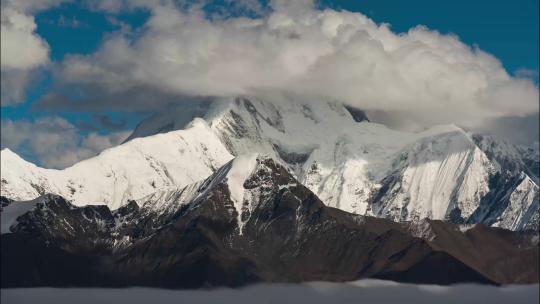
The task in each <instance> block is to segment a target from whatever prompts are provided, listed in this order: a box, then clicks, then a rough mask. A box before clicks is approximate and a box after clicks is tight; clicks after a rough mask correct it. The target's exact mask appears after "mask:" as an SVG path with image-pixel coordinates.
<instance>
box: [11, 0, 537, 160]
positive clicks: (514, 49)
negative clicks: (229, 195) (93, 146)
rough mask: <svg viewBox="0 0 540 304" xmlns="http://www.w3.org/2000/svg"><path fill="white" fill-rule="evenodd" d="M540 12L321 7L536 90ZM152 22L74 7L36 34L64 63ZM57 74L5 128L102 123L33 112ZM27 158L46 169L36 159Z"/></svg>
mask: <svg viewBox="0 0 540 304" xmlns="http://www.w3.org/2000/svg"><path fill="white" fill-rule="evenodd" d="M213 3H214V4H213V5H214V6H212V5H210V6H207V7H205V9H206V10H207V13H212V11H213V10H218V9H222V8H223V7H227V2H223V1H214V2H213ZM216 3H217V4H216ZM266 4H267V3H264V4H263V5H266ZM538 6H539V2H538V1H537V0H518V1H507V0H490V1H488V0H475V1H466V0H454V1H432V0H431V1H430V0H409V1H398V0H356V1H345V0H324V1H322V2H320V3H319V7H329V8H333V9H336V10H339V9H343V10H347V11H352V12H361V13H362V14H365V15H366V16H368V17H370V18H371V19H372V20H374V21H376V22H377V23H389V24H390V25H391V29H392V31H394V32H397V33H401V32H407V31H408V30H409V29H410V28H412V27H415V26H417V25H425V26H427V27H428V28H430V29H434V30H437V31H439V32H441V33H443V34H448V33H453V34H455V35H457V36H458V37H459V39H461V40H462V41H463V42H465V43H466V44H468V45H474V46H478V47H479V48H480V49H482V50H484V51H486V52H488V53H490V54H492V55H494V56H495V57H497V58H498V59H499V60H500V61H501V62H502V64H503V66H504V68H505V69H506V70H507V71H508V72H509V73H510V74H527V75H528V77H531V78H533V79H534V81H535V82H536V83H538V67H539V62H538V60H539V59H538V57H539V49H538V48H539V38H538V37H539V33H538V28H539V25H538V22H539V21H538V20H539V18H538V11H539V7H538ZM149 16H150V12H149V11H146V10H144V9H132V10H124V11H121V12H120V13H111V12H105V11H103V10H90V9H88V7H86V6H83V5H82V4H81V3H80V2H75V3H66V4H62V5H60V6H57V7H52V8H50V9H46V10H43V11H40V12H38V13H37V14H36V15H35V22H36V25H37V29H36V34H37V35H39V36H40V37H41V38H43V39H44V40H45V41H46V42H47V44H48V45H49V49H50V54H49V58H50V60H51V61H52V62H54V63H60V62H62V61H63V60H64V59H65V58H66V57H69V56H70V55H73V54H78V55H89V54H92V53H94V52H96V51H97V50H98V49H99V48H100V46H101V44H102V42H103V40H104V39H105V38H106V37H108V35H111V33H114V32H117V31H119V30H120V28H121V27H122V26H126V25H128V26H130V27H131V29H132V30H133V32H134V33H137V29H138V28H140V27H141V26H143V25H144V24H145V22H146V21H147V19H148V18H149ZM122 24H123V25H122ZM52 73H53V72H52V71H51V70H44V71H40V72H39V73H37V74H38V77H37V78H36V79H34V81H33V82H32V83H31V85H28V86H27V87H26V94H25V96H26V97H25V100H24V101H22V102H19V103H16V104H11V105H7V106H3V107H2V113H1V118H2V120H21V119H26V120H30V121H32V120H35V119H37V118H40V117H47V116H60V117H63V118H65V119H67V120H68V121H69V122H71V123H73V124H75V125H78V126H80V125H89V124H93V123H95V121H96V112H95V111H92V112H84V111H78V112H74V111H71V110H68V109H63V110H62V109H60V110H59V109H55V110H51V111H44V110H39V109H35V108H33V107H32V106H33V104H34V103H35V102H36V101H37V100H40V99H41V98H42V97H43V96H44V95H45V94H47V93H51V92H55V90H57V89H58V86H56V84H55V82H54V77H53V76H52ZM64 89H65V88H64ZM75 90H76V89H75ZM97 114H99V115H106V116H107V117H108V120H109V121H112V122H113V123H118V124H119V125H120V124H121V125H122V128H125V129H126V130H127V129H132V128H133V127H134V126H135V125H136V124H137V122H138V121H139V120H140V119H141V118H142V117H144V116H145V115H148V113H132V112H130V111H126V112H124V111H119V110H118V109H116V110H114V111H112V110H107V109H102V110H101V111H100V113H97ZM79 132H81V133H82V134H84V133H88V132H98V133H100V134H107V133H109V132H111V130H110V128H108V127H107V125H97V127H96V128H95V129H94V130H87V129H85V128H81V129H80V130H79ZM25 156H26V157H28V158H31V159H33V160H37V161H39V160H38V159H36V158H35V157H34V156H33V155H32V153H27V155H25Z"/></svg>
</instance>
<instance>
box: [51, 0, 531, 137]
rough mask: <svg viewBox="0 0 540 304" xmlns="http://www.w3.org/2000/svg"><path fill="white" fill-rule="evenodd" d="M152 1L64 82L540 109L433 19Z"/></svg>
mask: <svg viewBox="0 0 540 304" xmlns="http://www.w3.org/2000/svg"><path fill="white" fill-rule="evenodd" d="M121 3H124V2H121ZM128 3H131V5H132V6H133V5H134V6H136V5H137V2H128ZM151 3H152V5H150V6H149V4H148V3H146V4H145V5H146V6H147V7H149V8H150V9H151V12H152V14H151V17H150V19H149V20H148V22H147V23H146V24H145V26H144V27H143V28H142V30H140V31H139V32H137V33H133V32H129V31H125V30H124V31H118V32H116V33H114V34H112V35H110V36H109V38H108V39H107V40H106V41H105V42H104V44H103V45H102V46H101V48H100V49H99V50H98V51H97V52H96V53H95V54H92V55H89V56H80V55H72V56H68V57H67V58H66V60H65V61H64V62H63V63H62V64H61V66H60V67H59V69H58V70H57V77H58V79H59V81H60V82H61V83H63V84H64V85H77V86H91V87H93V88H96V87H97V88H99V89H100V90H102V91H103V92H106V93H107V94H120V93H121V92H126V91H129V90H133V89H134V88H137V87H152V88H156V89H158V90H161V91H163V92H167V93H170V94H179V95H181V96H230V95H237V94H245V95H255V96H259V97H261V96H262V97H266V98H269V97H270V98H276V96H288V97H291V98H299V99H300V98H301V99H307V100H340V101H344V102H346V103H348V104H350V105H354V106H357V107H360V108H362V109H365V110H374V111H389V112H399V113H401V114H402V115H405V116H407V115H408V116H409V117H412V118H413V120H415V121H417V122H418V123H420V124H434V123H446V122H453V123H459V124H463V125H469V126H474V125H478V124H479V123H480V122H481V121H483V120H485V119H494V118H497V117H502V116H518V117H520V116H526V115H531V114H535V113H538V98H539V94H538V87H537V86H536V85H535V84H534V83H533V82H532V81H531V80H529V79H527V78H524V77H512V76H510V75H509V74H508V73H507V72H506V71H505V69H504V68H503V67H502V65H501V62H500V61H499V60H498V59H497V58H495V57H494V56H492V55H490V54H488V53H486V52H483V51H482V50H480V49H478V48H476V47H470V46H468V45H466V44H464V43H462V42H461V41H460V40H459V38H458V37H456V36H454V35H443V34H440V33H438V32H436V31H433V30H430V29H428V28H426V27H422V26H418V27H415V28H413V29H411V30H409V31H408V32H406V33H401V34H396V33H394V32H392V31H391V28H390V26H389V25H387V24H380V25H379V24H376V23H375V22H373V21H372V20H371V19H369V18H368V17H366V16H364V15H362V14H360V13H351V12H346V11H335V10H332V9H324V10H319V9H316V8H315V7H314V5H313V2H312V1H306V0H302V1H283V0H279V1H278V0H276V1H272V2H271V4H270V6H271V10H270V12H269V13H268V14H265V15H263V16H261V17H258V18H245V17H233V18H208V16H207V15H206V14H205V13H204V12H203V11H202V10H200V9H199V8H197V7H192V8H190V9H187V10H186V9H181V8H179V6H178V5H174V4H171V3H168V2H166V1H157V2H151Z"/></svg>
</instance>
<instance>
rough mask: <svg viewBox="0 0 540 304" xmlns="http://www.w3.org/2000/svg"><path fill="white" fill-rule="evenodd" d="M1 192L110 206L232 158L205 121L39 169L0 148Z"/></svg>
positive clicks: (185, 180)
mask: <svg viewBox="0 0 540 304" xmlns="http://www.w3.org/2000/svg"><path fill="white" fill-rule="evenodd" d="M0 158H1V166H2V195H3V196H6V197H9V198H11V199H14V200H30V199H33V198H36V197H38V196H39V195H41V194H44V193H55V194H58V195H62V196H63V197H65V198H67V199H69V200H72V201H73V202H74V203H75V204H77V205H86V204H103V203H104V204H107V205H108V206H109V207H111V208H112V209H116V208H118V207H120V206H121V205H122V204H123V203H126V202H127V200H128V199H133V198H140V197H143V196H145V195H148V194H150V193H152V192H155V191H156V190H157V189H163V188H167V187H175V188H176V187H179V186H180V187H181V186H185V185H188V184H191V183H193V182H196V181H199V180H202V179H204V178H206V177H208V176H209V175H211V174H212V173H213V172H214V171H215V170H216V169H217V168H219V167H220V166H221V165H223V164H224V163H225V162H227V161H229V160H230V159H232V155H231V154H230V153H229V152H228V151H227V150H226V149H225V148H224V146H223V145H222V144H221V143H220V141H219V139H218V138H217V137H216V135H215V134H214V133H213V132H212V130H211V129H210V128H209V126H208V125H207V124H206V122H205V121H204V120H202V119H195V120H194V121H193V122H192V123H191V125H190V126H189V127H188V128H186V129H185V130H180V131H175V132H170V133H167V134H157V135H154V136H151V137H145V138H137V139H134V140H131V141H129V142H127V143H125V144H123V145H120V146H117V147H114V148H112V149H108V150H105V151H103V152H102V153H101V154H100V155H98V156H96V157H93V158H91V159H88V160H85V161H82V162H80V163H77V164H75V165H74V166H72V167H69V168H66V169H63V170H50V169H42V168H39V167H36V166H35V165H33V164H30V163H28V162H26V161H24V160H23V159H21V158H20V157H18V156H17V155H15V154H14V153H13V152H11V151H9V150H7V149H4V150H2V152H1V157H0Z"/></svg>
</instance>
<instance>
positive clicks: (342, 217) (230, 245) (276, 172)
mask: <svg viewBox="0 0 540 304" xmlns="http://www.w3.org/2000/svg"><path fill="white" fill-rule="evenodd" d="M21 204H24V205H25V206H31V208H29V209H28V210H27V211H23V212H22V213H21V212H18V211H20V210H18V209H20V208H19V205H21ZM17 213H19V215H16V214H17ZM1 214H2V222H6V221H7V222H11V223H12V224H11V225H10V227H9V231H8V233H3V234H2V235H1V240H2V246H1V247H0V249H1V250H2V254H1V257H2V265H1V266H2V269H3V270H2V280H1V283H2V287H23V286H27V287H28V286H133V285H144V286H159V287H168V288H196V287H211V286H240V285H243V284H247V283H253V282H301V281H313V280H325V281H348V280H355V279H358V278H368V277H372V278H381V279H391V280H395V281H402V282H412V283H431V284H453V283H460V282H476V283H484V284H500V283H502V284H509V283H530V282H536V281H538V267H535V266H538V259H537V257H538V238H537V235H536V234H533V233H530V232H512V231H508V230H503V229H497V228H488V227H485V226H482V225H476V226H464V227H460V226H457V225H453V224H450V223H446V222H441V221H431V220H422V221H420V222H408V223H396V222H393V221H391V220H388V219H380V218H374V217H366V216H361V215H355V214H351V213H347V212H344V211H341V210H339V209H335V208H330V207H328V206H325V205H324V204H323V202H321V200H319V198H318V197H317V196H316V195H315V194H314V193H313V192H312V191H310V190H309V189H308V188H306V187H305V186H304V185H302V184H301V183H300V182H299V181H298V180H297V179H295V178H294V176H293V175H291V174H290V172H289V170H288V169H286V168H285V167H283V166H282V165H280V164H279V163H278V162H276V161H274V160H273V159H272V158H269V157H265V156H260V155H257V154H251V155H246V156H241V157H237V158H235V159H234V160H233V161H230V162H227V163H226V164H225V165H224V166H222V167H221V168H219V169H218V170H216V172H215V173H214V174H212V175H211V176H210V177H208V178H207V179H205V180H203V181H200V182H196V183H194V184H191V185H188V186H186V187H182V188H177V189H168V190H160V191H157V192H155V193H153V194H151V195H149V196H146V197H144V198H142V199H140V200H137V201H130V202H128V203H127V204H125V205H123V206H122V207H120V208H118V209H115V210H110V209H109V208H108V207H107V206H104V205H100V206H93V205H89V206H82V207H77V206H74V205H72V204H71V203H70V202H69V201H66V200H65V199H64V198H62V197H60V196H57V195H51V194H47V195H44V196H41V197H40V198H39V199H38V200H36V201H33V202H28V203H23V202H11V201H6V202H4V203H3V207H2V212H1ZM9 216H15V217H16V218H14V219H13V218H6V217H9ZM45 261H46V262H45ZM29 273H31V274H32V275H30V276H29V275H28V274H29ZM81 274H84V275H81Z"/></svg>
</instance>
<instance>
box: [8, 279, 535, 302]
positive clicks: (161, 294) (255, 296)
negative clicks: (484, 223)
mask: <svg viewBox="0 0 540 304" xmlns="http://www.w3.org/2000/svg"><path fill="white" fill-rule="evenodd" d="M538 291H539V287H538V284H536V285H521V286H517V285H516V286H504V287H494V286H486V285H474V284H461V285H452V286H437V285H412V284H400V283H394V282H390V281H379V280H370V279H367V280H360V281H355V282H348V283H330V282H311V283H302V284H257V285H252V286H247V287H245V288H238V289H228V288H219V289H209V290H166V289H152V288H128V289H126V288H124V289H121V288H116V289H115V288H106V289H100V288H86V289H85V288H63V289H62V288H13V289H5V290H2V302H3V303H4V302H5V303H37V302H39V303H43V304H53V303H54V304H56V303H80V304H88V303H96V302H97V303H118V304H123V303H129V304H141V303H192V304H195V303H196V304H203V303H204V304H208V303H236V304H248V303H249V304H251V303H266V304H274V303H277V304H281V303H299V304H300V303H310V304H327V303H381V304H386V303H417V304H424V303H440V304H446V303H490V304H498V303H501V304H502V303H515V304H521V303H538V299H539V297H538Z"/></svg>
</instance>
